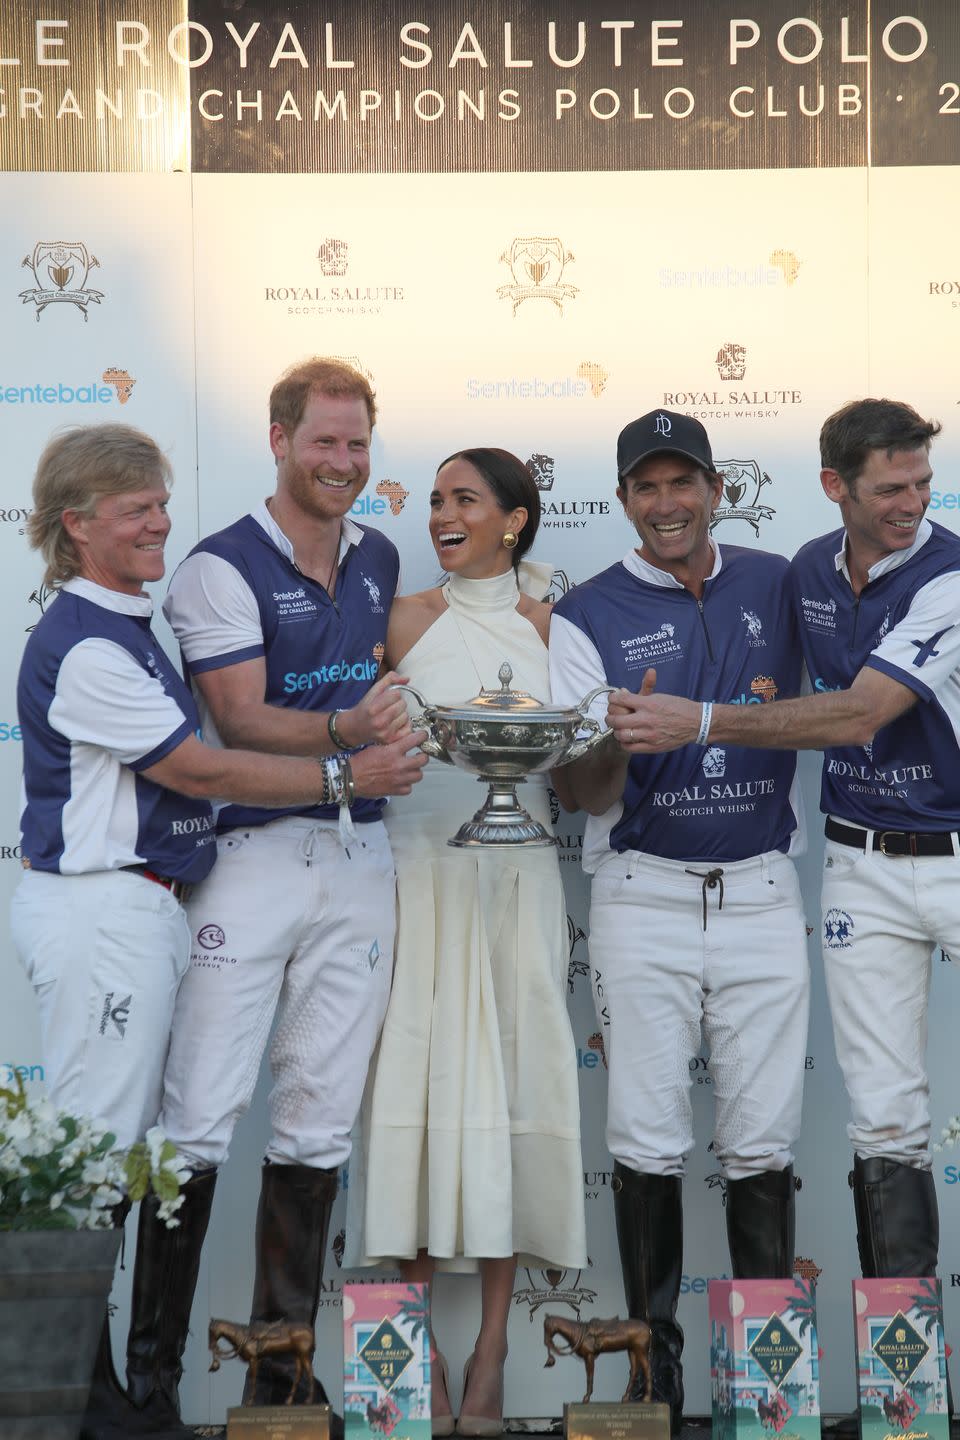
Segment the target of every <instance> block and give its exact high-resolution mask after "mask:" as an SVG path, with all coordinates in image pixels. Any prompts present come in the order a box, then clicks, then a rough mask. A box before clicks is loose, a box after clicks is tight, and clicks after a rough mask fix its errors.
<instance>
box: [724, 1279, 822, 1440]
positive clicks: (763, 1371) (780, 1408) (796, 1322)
mask: <svg viewBox="0 0 960 1440" xmlns="http://www.w3.org/2000/svg"><path fill="white" fill-rule="evenodd" d="M708 1291H709V1297H710V1298H709V1316H710V1390H711V1409H712V1419H713V1436H714V1440H760V1437H761V1436H763V1437H765V1440H770V1437H772V1436H779V1437H780V1440H820V1371H819V1357H818V1351H817V1309H816V1293H815V1290H814V1285H813V1282H812V1281H810V1280H801V1279H798V1278H794V1279H791V1280H711V1281H710V1284H709V1287H708Z"/></svg>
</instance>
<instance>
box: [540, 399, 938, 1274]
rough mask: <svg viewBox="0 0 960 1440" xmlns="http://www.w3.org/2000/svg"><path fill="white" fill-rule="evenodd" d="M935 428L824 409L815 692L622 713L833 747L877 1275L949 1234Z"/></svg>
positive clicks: (759, 741)
mask: <svg viewBox="0 0 960 1440" xmlns="http://www.w3.org/2000/svg"><path fill="white" fill-rule="evenodd" d="M939 431H940V426H939V425H938V424H937V423H936V422H935V421H933V420H926V419H924V417H923V416H922V415H920V414H918V412H917V411H916V410H915V409H914V408H913V407H912V406H911V405H907V404H905V403H904V402H903V401H899V400H888V399H878V398H866V399H860V400H853V401H851V402H850V403H849V404H847V405H844V406H843V407H842V408H841V409H839V410H837V411H836V412H835V413H834V414H832V415H830V416H828V417H827V419H826V420H825V421H824V424H823V427H822V429H821V431H820V463H821V467H822V468H821V471H820V483H821V485H822V487H823V490H824V493H825V494H826V496H827V498H828V499H829V500H831V501H832V502H833V503H834V504H836V506H837V507H838V509H839V512H840V518H841V520H842V522H843V524H842V528H841V529H839V530H833V531H831V532H830V533H829V534H826V535H821V536H820V537H819V538H818V539H816V540H812V541H810V542H809V543H808V544H807V545H804V546H803V548H802V549H801V550H800V551H799V552H798V553H797V555H796V556H795V557H794V560H793V563H792V566H791V579H792V595H793V600H794V604H795V607H796V611H797V615H798V617H799V625H800V634H801V643H802V646H803V653H804V659H805V661H806V665H807V670H808V672H809V674H810V678H811V682H812V685H813V691H814V693H813V694H812V695H806V696H804V697H803V698H802V699H799V700H796V701H794V702H793V703H791V704H788V705H778V706H777V707H776V708H775V709H766V710H758V709H756V708H754V709H753V710H752V711H749V712H746V711H744V710H742V709H733V708H731V707H729V706H727V705H723V706H717V707H715V708H713V709H712V711H711V714H710V716H709V718H705V716H704V713H703V707H702V705H701V704H700V703H699V702H701V701H702V700H703V699H704V697H705V696H706V695H711V696H712V695H714V694H715V693H716V692H715V691H713V690H712V689H709V688H708V689H701V690H699V691H698V690H689V691H687V692H686V694H687V695H688V696H689V697H690V698H688V699H686V700H682V699H680V698H678V694H677V693H674V694H673V695H671V694H666V695H660V694H659V693H658V694H655V695H654V694H651V693H650V690H649V688H648V690H647V693H646V695H645V696H643V697H640V696H637V695H636V694H634V695H629V696H628V695H624V696H623V697H621V698H622V702H623V703H622V704H621V705H618V706H617V707H616V714H614V712H613V711H611V724H612V725H614V726H615V727H618V729H619V727H622V730H621V731H620V733H621V734H622V743H623V745H624V747H625V748H626V749H627V750H628V751H630V752H631V753H633V754H635V755H636V756H637V758H641V757H640V756H639V754H638V753H637V752H640V751H644V752H647V751H658V752H659V751H665V750H667V749H668V748H669V747H670V746H676V745H681V746H683V747H684V748H683V749H682V750H679V751H677V752H676V753H678V754H685V753H686V751H687V749H688V748H689V744H688V742H689V738H690V736H691V735H692V734H695V733H697V732H700V731H702V732H703V733H704V735H705V734H706V731H707V730H708V729H709V732H710V742H711V743H712V744H713V745H724V746H727V745H731V744H736V745H756V746H764V747H768V746H769V747H779V746H783V745H793V746H796V747H797V748H798V749H817V750H823V752H824V758H823V779H822V786H821V800H820V804H821V808H822V809H823V811H824V812H825V814H826V817H827V818H826V823H825V833H826V837H827V845H826V850H825V853H824V874H823V892H822V904H823V929H822V935H821V943H822V947H823V962H824V974H825V977H826V982H827V995H828V998H829V1000H830V1009H831V1014H832V1018H833V1028H834V1037H835V1041H836V1049H837V1059H838V1060H839V1062H840V1065H841V1067H842V1069H843V1073H844V1080H845V1082H846V1086H847V1093H848V1095H849V1098H850V1108H851V1118H850V1123H849V1125H848V1127H847V1134H848V1136H849V1138H850V1141H851V1144H852V1146H853V1152H854V1157H853V1171H852V1174H851V1177H850V1180H851V1185H852V1188H853V1198H854V1206H855V1211H856V1219H857V1241H858V1246H859V1251H860V1263H861V1267H862V1269H863V1273H864V1275H865V1276H867V1277H870V1276H890V1275H901V1276H903V1275H905V1276H916V1275H933V1274H935V1273H936V1266H937V1254H938V1245H939V1219H938V1214H937V1195H936V1187H935V1185H934V1177H933V1173H932V1169H931V1155H930V1084H929V1080H928V1078H927V1067H926V1040H927V1024H926V1016H927V1002H928V997H929V989H930V969H931V952H932V951H933V950H934V948H935V947H939V946H942V947H943V948H944V949H945V950H946V951H947V953H948V954H952V955H953V956H954V958H955V959H956V958H957V957H958V956H960V903H958V900H957V895H958V890H957V861H958V857H960V763H958V761H960V625H958V623H957V620H958V616H960V539H958V537H957V535H956V534H955V533H953V532H952V531H950V530H948V529H944V528H943V527H942V526H940V525H935V524H931V522H930V521H929V520H927V519H926V518H925V512H926V510H927V506H928V505H929V503H930V482H931V480H932V478H933V472H932V469H931V465H930V453H929V452H930V444H931V441H932V440H933V439H934V438H935V437H936V435H937V434H938V433H939ZM552 644H553V637H552V635H551V645H552ZM630 688H631V689H633V690H634V691H636V690H637V688H638V687H637V686H636V685H633V686H631V687H630ZM659 689H660V685H659V683H658V685H657V690H658V691H659ZM667 689H668V690H669V687H667ZM691 699H693V700H695V701H696V702H697V703H693V704H691V703H690V701H691ZM770 753H771V754H773V753H775V752H774V749H772V748H771V750H770ZM659 758H660V756H659V755H658V756H657V760H659ZM630 763H631V768H632V766H633V764H634V763H635V762H634V760H631V762H630ZM641 763H642V760H641ZM655 763H656V762H655Z"/></svg>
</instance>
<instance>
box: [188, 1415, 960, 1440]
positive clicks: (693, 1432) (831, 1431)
mask: <svg viewBox="0 0 960 1440" xmlns="http://www.w3.org/2000/svg"><path fill="white" fill-rule="evenodd" d="M821 1432H822V1434H823V1440H841V1436H842V1437H843V1440H850V1437H851V1436H852V1435H853V1431H852V1429H851V1427H850V1416H849V1415H825V1416H824V1417H823V1420H822V1423H821ZM194 1433H195V1435H196V1436H197V1437H198V1440H200V1437H203V1440H225V1437H226V1433H227V1427H226V1426H225V1425H197V1426H195V1428H194ZM504 1433H505V1434H507V1435H528V1436H530V1437H536V1436H538V1435H561V1434H562V1433H563V1423H562V1421H560V1420H552V1421H551V1420H545V1419H537V1420H524V1419H519V1418H518V1419H511V1420H507V1422H506V1426H505V1431H504ZM709 1434H710V1419H709V1417H708V1416H706V1415H691V1416H689V1417H688V1418H687V1419H685V1420H684V1423H683V1429H682V1430H681V1432H680V1440H707V1437H708V1436H709ZM950 1440H960V1416H957V1415H955V1416H954V1417H953V1419H952V1420H951V1421H950Z"/></svg>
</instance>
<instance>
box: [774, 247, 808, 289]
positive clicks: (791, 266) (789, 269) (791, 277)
mask: <svg viewBox="0 0 960 1440" xmlns="http://www.w3.org/2000/svg"><path fill="white" fill-rule="evenodd" d="M801 263H802V262H801V261H800V260H799V259H798V258H797V256H796V254H795V253H794V251H793V250H773V251H771V254H770V264H771V265H774V266H776V268H777V269H778V270H779V271H780V274H781V275H782V276H783V282H784V284H785V285H794V284H796V281H797V277H798V275H799V274H800V265H801Z"/></svg>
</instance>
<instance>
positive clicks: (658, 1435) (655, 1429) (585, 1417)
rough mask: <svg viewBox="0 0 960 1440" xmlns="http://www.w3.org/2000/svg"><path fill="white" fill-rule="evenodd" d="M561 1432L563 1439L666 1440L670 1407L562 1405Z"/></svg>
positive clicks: (603, 1404)
mask: <svg viewBox="0 0 960 1440" xmlns="http://www.w3.org/2000/svg"><path fill="white" fill-rule="evenodd" d="M563 1433H564V1435H565V1436H566V1437H567V1440H670V1406H669V1405H655V1404H642V1403H638V1404H619V1405H618V1404H616V1403H614V1404H610V1403H608V1402H599V1403H598V1404H596V1405H564V1407H563Z"/></svg>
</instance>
